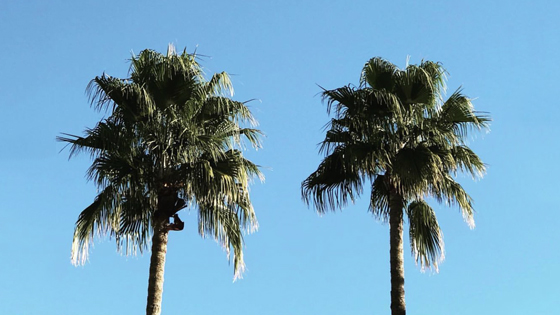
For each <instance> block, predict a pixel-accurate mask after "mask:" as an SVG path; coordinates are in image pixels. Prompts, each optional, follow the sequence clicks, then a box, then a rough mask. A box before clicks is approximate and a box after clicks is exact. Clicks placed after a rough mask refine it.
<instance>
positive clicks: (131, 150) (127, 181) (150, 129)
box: [58, 45, 262, 315]
mask: <svg viewBox="0 0 560 315" xmlns="http://www.w3.org/2000/svg"><path fill="white" fill-rule="evenodd" d="M129 74H130V77H129V78H126V79H119V78H115V77H111V76H108V75H105V74H103V75H102V76H99V77H96V78H95V79H93V80H92V81H91V83H90V84H89V86H88V91H89V94H90V98H91V102H92V105H93V106H94V107H95V108H96V109H97V110H106V111H108V112H110V115H109V116H108V117H107V118H105V119H103V120H101V121H100V122H99V123H97V125H96V126H95V127H94V128H92V129H87V130H86V131H85V135H84V136H76V135H69V134H64V136H61V137H58V140H60V141H63V142H67V143H69V144H70V145H71V148H70V156H73V155H74V154H76V153H79V152H82V151H85V152H87V153H90V154H91V156H92V157H93V159H94V161H93V164H92V165H91V167H90V168H89V170H88V173H87V174H88V177H89V179H91V180H93V181H94V182H95V184H96V185H97V186H98V188H99V194H98V195H97V197H95V200H94V201H93V203H92V204H91V205H89V206H88V207H87V208H85V209H84V210H83V211H82V213H81V214H80V216H79V217H78V221H77V222H76V227H75V231H74V240H73V245H72V261H73V263H74V264H82V263H84V262H85V260H86V259H87V256H88V249H89V245H90V244H91V243H92V240H93V238H94V237H95V236H98V235H107V234H109V235H110V236H113V237H114V238H115V240H116V243H117V248H118V249H119V250H121V251H123V252H125V253H126V254H132V253H135V252H136V251H137V250H139V251H140V252H142V251H143V250H145V249H146V248H147V246H148V244H149V240H150V238H151V245H152V246H151V261H150V275H149V283H148V301H147V308H146V314H150V315H151V314H160V313H161V299H162V292H163V291H162V289H163V274H164V265H165V254H166V251H167V240H168V233H169V231H171V230H182V228H183V226H184V223H183V222H182V221H181V220H180V218H179V216H178V215H177V212H178V211H180V210H181V209H184V208H188V209H191V210H196V211H198V232H199V234H200V235H201V236H203V237H204V236H206V235H207V234H208V235H210V236H212V237H213V238H215V239H216V240H217V241H218V242H219V243H221V245H223V247H224V248H225V249H226V251H227V254H228V258H229V253H230V249H233V261H234V278H237V277H239V276H240V275H241V273H242V272H243V269H244V262H243V250H242V247H243V236H242V232H243V231H248V232H251V231H253V230H255V229H256V228H257V220H256V216H255V213H254V211H253V207H252V205H251V201H250V199H249V192H248V184H249V181H250V180H251V179H252V178H253V177H255V176H257V177H261V176H262V175H261V173H260V171H259V170H258V167H257V166H256V165H255V164H253V163H252V162H250V161H249V160H247V159H245V158H244V157H243V154H242V151H241V150H242V149H243V148H244V144H245V143H246V142H248V143H249V144H251V145H252V146H254V147H255V148H256V147H259V146H260V142H259V136H260V131H259V130H257V129H254V128H244V127H242V126H243V125H244V124H249V125H251V124H252V125H255V124H256V121H255V120H254V119H253V116H252V115H251V112H250V111H249V109H248V108H247V107H246V105H245V104H244V103H241V102H237V101H234V100H232V99H230V98H229V97H230V96H231V95H233V89H232V86H231V83H230V81H229V77H228V75H227V74H226V73H224V72H222V73H219V74H214V75H213V76H212V77H211V78H210V79H209V80H206V79H205V78H204V76H203V73H202V68H201V66H200V65H199V63H198V62H197V57H196V55H195V54H188V53H187V52H186V51H183V53H181V54H177V53H176V52H175V49H174V48H173V46H171V45H170V46H169V49H168V52H167V55H166V56H164V55H162V54H160V53H157V52H155V51H152V50H144V51H142V52H141V53H140V54H139V55H138V56H133V57H132V59H131V68H130V73H129ZM171 218H173V222H170V221H171V220H170V219H171Z"/></svg>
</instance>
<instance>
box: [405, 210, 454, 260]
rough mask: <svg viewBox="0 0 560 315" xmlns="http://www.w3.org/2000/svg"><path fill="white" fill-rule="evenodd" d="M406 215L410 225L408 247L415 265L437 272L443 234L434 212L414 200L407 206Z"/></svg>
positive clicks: (441, 256) (442, 247)
mask: <svg viewBox="0 0 560 315" xmlns="http://www.w3.org/2000/svg"><path fill="white" fill-rule="evenodd" d="M406 213H407V216H408V220H409V224H410V230H409V236H410V247H411V250H412V255H413V256H414V258H415V260H416V263H417V264H420V266H421V267H422V268H434V269H435V270H436V271H437V270H438V264H439V263H441V262H442V261H443V259H444V257H445V254H444V243H443V233H442V232H441V230H440V228H439V224H438V222H437V218H436V214H435V212H434V210H433V209H432V208H431V207H430V206H429V205H428V204H427V203H426V202H425V201H424V200H415V201H413V202H411V203H410V204H409V205H408V207H407V209H406Z"/></svg>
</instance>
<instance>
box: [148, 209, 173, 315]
mask: <svg viewBox="0 0 560 315" xmlns="http://www.w3.org/2000/svg"><path fill="white" fill-rule="evenodd" d="M166 221H167V219H164V220H158V222H156V223H155V224H154V236H153V237H152V257H151V260H150V277H149V278H148V305H147V306H146V315H160V314H161V299H162V294H163V272H164V269H165V254H166V253H167V237H168V234H169V231H168V230H167V229H166V223H167V222H166Z"/></svg>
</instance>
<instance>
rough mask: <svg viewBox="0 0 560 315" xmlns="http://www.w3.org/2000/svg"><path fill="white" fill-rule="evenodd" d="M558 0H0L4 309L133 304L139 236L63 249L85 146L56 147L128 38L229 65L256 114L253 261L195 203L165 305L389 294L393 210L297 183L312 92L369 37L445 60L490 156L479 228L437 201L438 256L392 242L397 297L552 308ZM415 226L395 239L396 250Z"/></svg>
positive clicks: (371, 53)
mask: <svg viewBox="0 0 560 315" xmlns="http://www.w3.org/2000/svg"><path fill="white" fill-rule="evenodd" d="M558 12H560V3H558V2H554V1H515V2H511V1H443V0H441V1H432V0H425V1H339V0H331V1H292V0H283V1H235V0H230V1H172V0H167V1H134V2H133V1H128V2H126V1H108V0H99V1H13V0H4V1H2V2H0V38H1V40H0V56H1V58H0V106H1V115H0V128H1V132H0V144H1V146H2V147H1V149H0V187H1V189H0V200H1V206H0V314H2V315H4V314H5V315H12V314H17V315H19V314H24V315H27V314H41V315H50V314H53V315H55V314H56V315H60V314H84V315H88V314H142V313H143V312H144V308H145V302H146V291H147V277H148V264H149V253H145V254H144V255H143V256H137V257H124V256H120V255H119V254H117V253H116V248H115V245H114V243H113V241H112V240H99V241H97V242H96V245H95V248H94V249H93V251H92V252H91V256H90V261H89V263H87V264H86V265H85V266H84V267H73V266H72V265H71V264H70V245H71V241H72V232H73V225H74V222H75V220H76V219H77V217H78V214H79V212H80V211H81V210H82V209H83V208H84V207H85V206H87V205H89V203H90V202H91V201H92V198H93V197H94V196H95V194H96V190H95V187H94V186H93V184H92V183H88V182H86V180H85V178H84V174H85V171H86V169H87V167H88V166H89V164H90V160H89V159H88V157H87V156H81V157H79V158H76V159H73V160H71V161H68V160H67V157H68V151H63V152H61V153H59V151H60V150H61V149H62V148H63V145H62V144H61V143H57V142H55V137H56V136H57V135H58V134H59V133H60V132H70V133H81V131H82V130H83V129H84V128H85V127H87V126H93V125H94V124H95V122H97V121H98V120H99V118H100V117H101V116H100V114H98V113H96V112H94V111H93V110H92V109H91V108H89V105H88V99H87V97H86V95H85V93H84V91H85V87H86V85H87V84H88V82H89V81H90V80H91V79H92V78H94V77H95V76H96V75H101V74H102V73H103V72H106V73H108V74H111V75H114V76H120V77H124V76H126V74H127V70H128V62H127V59H128V58H130V55H131V52H134V53H138V52H140V51H141V50H143V49H145V48H151V49H155V50H159V51H161V52H165V50H166V47H167V44H168V43H173V44H175V45H176V46H177V47H178V48H179V49H180V48H183V47H186V48H187V50H188V51H190V52H192V51H194V50H195V49H196V50H197V51H198V53H199V54H202V55H206V56H208V57H207V58H205V59H203V65H204V66H205V68H206V71H207V73H208V74H212V73H214V72H218V71H227V72H229V73H231V74H233V75H234V76H233V83H234V87H235V89H236V96H235V98H236V99H237V100H248V99H252V98H256V99H258V100H259V101H255V102H252V103H251V108H252V110H253V112H254V114H255V116H256V117H257V119H258V120H259V121H260V127H261V129H262V130H263V131H264V132H265V133H266V135H267V136H266V139H265V141H264V148H263V149H262V150H259V151H258V152H247V155H248V156H249V157H250V158H251V159H253V160H254V161H255V162H257V163H258V164H260V165H263V166H264V168H263V171H264V173H265V175H266V177H267V178H266V182H265V183H264V184H260V183H256V184H255V185H254V186H253V187H252V199H253V202H254V206H255V210H256V211H257V216H258V218H259V222H260V230H259V231H258V232H257V233H255V234H252V235H249V236H247V237H246V248H245V257H246V263H247V267H248V270H247V272H246V273H245V275H244V279H242V280H240V281H237V282H235V283H232V279H233V270H232V269H233V266H229V265H228V263H227V260H226V256H225V253H224V252H223V251H222V249H221V248H220V247H219V246H218V245H217V244H216V243H215V242H213V241H212V240H209V239H206V240H203V239H201V238H200V237H199V236H198V235H197V233H196V213H195V212H191V213H190V214H187V213H184V214H183V217H184V218H185V219H186V229H185V231H183V232H181V233H172V235H171V237H170V243H169V248H168V256H167V266H166V278H165V288H164V300H163V313H164V314H282V315H284V314H326V315H331V314H332V315H335V314H389V303H390V301H389V296H390V295H389V290H390V282H389V247H388V245H389V238H388V234H389V229H388V226H387V225H383V224H381V223H379V222H376V221H375V220H374V218H372V217H371V215H370V214H369V213H368V212H367V211H366V210H367V201H366V199H367V198H363V199H362V200H360V201H359V202H358V203H356V205H354V206H350V207H348V208H347V209H344V211H342V212H337V213H331V214H328V215H325V216H323V217H319V216H317V215H316V214H315V213H314V211H313V210H312V209H308V208H307V207H306V206H305V205H304V204H303V203H302V202H301V199H300V183H301V181H302V180H303V179H304V178H305V177H306V176H308V175H309V174H310V173H311V172H312V171H313V170H314V169H315V168H316V167H317V165H318V163H319V161H320V159H321V156H319V155H318V152H317V143H318V142H319V141H321V140H322V137H323V132H322V126H323V125H324V124H325V123H326V122H327V119H328V117H327V115H326V112H325V106H324V105H323V104H322V103H321V99H320V97H319V96H318V93H319V92H320V88H319V87H318V85H321V86H323V87H325V88H328V89H332V88H336V87H340V86H343V85H345V84H348V83H357V82H358V78H359V73H360V70H361V68H362V66H363V64H364V63H365V62H366V61H367V60H368V59H369V58H371V57H375V56H381V57H383V58H386V59H388V60H389V61H391V62H393V63H395V64H397V65H399V66H405V63H406V59H407V56H410V62H411V63H418V62H419V61H421V60H422V59H429V60H434V61H440V62H442V63H443V65H444V66H445V68H446V69H447V70H448V71H449V73H450V76H449V82H448V87H449V90H450V91H453V90H455V89H456V88H458V87H460V86H462V87H463V88H464V93H465V94H466V95H468V96H470V97H473V98H476V100H475V101H474V104H475V108H476V109H478V110H483V111H489V112H490V113H491V115H492V117H493V119H494V121H493V123H492V126H491V132H490V133H488V134H477V135H473V137H472V141H471V145H472V147H473V149H475V150H476V152H477V153H478V154H479V155H480V156H481V157H482V158H483V160H484V161H485V162H487V163H488V164H489V169H488V174H487V176H486V177H485V178H484V179H483V180H481V181H478V182H471V181H470V180H469V179H468V178H467V177H466V176H465V177H464V178H463V179H462V182H463V183H464V186H465V187H466V188H467V190H468V191H469V192H470V194H471V195H472V196H473V198H474V199H475V208H476V210H477V214H476V217H475V219H476V223H477V227H476V228H475V229H474V230H469V228H468V227H467V225H466V224H465V223H464V222H462V219H461V215H460V214H459V211H458V210H457V209H448V208H445V207H437V212H438V218H439V221H440V225H441V226H442V228H443V231H444V235H445V243H446V261H445V262H444V263H443V264H442V265H441V267H440V272H439V273H438V274H435V273H431V272H426V273H422V272H421V271H420V270H419V268H418V267H417V266H415V264H414V261H413V259H412V257H411V256H410V255H409V253H408V252H405V255H406V256H405V277H406V299H407V307H408V310H409V313H410V314H455V315H461V314H465V315H466V314H469V315H470V314H508V315H515V314H520V315H521V314H523V315H525V314H554V313H555V312H557V308H558V307H557V306H558V305H557V303H558V296H559V293H558V292H559V291H558V283H559V282H560V270H559V268H558V267H559V266H560V251H559V250H558V249H559V247H560V244H559V243H560V242H559V241H560V237H559V233H558V231H557V227H558V223H559V222H560V211H558V206H557V199H556V197H557V196H558V188H559V184H558V180H557V178H558V173H559V171H560V164H559V163H558V160H559V153H560V149H559V148H558V135H559V134H560V124H559V123H558V117H559V116H560V106H559V105H560V104H559V100H558V97H556V96H555V95H556V91H557V90H558V87H557V86H558V73H560V64H559V63H558V51H559V50H560V49H559V48H560V45H559V44H560V36H558V30H559V29H560V19H558V16H557V14H558ZM407 249H408V241H407V240H406V241H405V250H407Z"/></svg>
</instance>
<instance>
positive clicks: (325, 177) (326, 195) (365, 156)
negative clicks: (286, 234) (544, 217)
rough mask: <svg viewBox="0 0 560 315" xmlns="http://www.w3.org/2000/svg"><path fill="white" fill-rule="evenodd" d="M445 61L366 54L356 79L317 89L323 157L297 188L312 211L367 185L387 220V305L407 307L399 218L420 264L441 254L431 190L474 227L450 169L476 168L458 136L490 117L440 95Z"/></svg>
mask: <svg viewBox="0 0 560 315" xmlns="http://www.w3.org/2000/svg"><path fill="white" fill-rule="evenodd" d="M445 73H446V72H445V70H444V69H443V67H442V66H441V64H439V63H434V62H430V61H423V62H422V63H421V64H419V65H408V66H407V67H406V68H405V69H399V68H397V67H396V66H395V65H393V64H391V63H389V62H387V61H385V60H383V59H381V58H373V59H371V60H369V61H368V62H367V63H366V64H365V66H364V68H363V70H362V73H361V78H360V85H359V87H354V86H351V85H348V86H344V87H341V88H338V89H334V90H324V91H323V99H324V100H326V102H327V105H328V109H327V111H328V113H329V114H330V113H331V112H334V118H333V119H332V120H331V121H330V123H329V124H327V126H326V128H327V132H326V137H325V140H324V141H323V142H322V144H321V146H320V152H322V153H324V154H325V155H326V157H325V158H324V159H323V161H322V162H321V163H320V165H319V167H318V168H317V170H316V171H315V172H313V173H312V174H311V175H310V176H309V177H308V178H307V179H305V180H304V181H303V183H302V196H303V199H304V201H305V202H306V203H307V204H308V205H309V204H313V205H314V206H315V208H316V210H317V211H318V212H319V213H324V212H326V211H328V210H333V211H334V210H335V209H338V208H341V207H344V206H345V205H347V203H348V201H352V202H353V201H354V200H355V198H356V197H357V196H358V195H360V194H361V193H362V191H363V186H364V185H370V186H371V196H370V206H369V211H371V212H372V214H373V215H374V216H375V217H376V218H378V219H380V220H382V221H385V222H387V221H388V222H389V227H390V265H391V311H392V314H393V315H397V314H398V315H402V314H406V307H405V299H404V263H403V221H404V217H405V215H406V217H408V222H409V236H410V244H411V247H412V254H413V255H414V257H415V259H416V262H417V263H419V264H420V265H421V266H422V267H423V268H424V267H428V268H436V269H437V264H438V262H440V261H441V260H442V259H443V253H444V248H443V245H444V244H443V235H442V233H441V230H440V227H439V225H438V222H437V219H436V216H435V213H434V210H433V209H432V208H431V207H430V206H429V204H428V203H427V202H426V199H427V198H432V199H435V200H436V201H438V202H440V203H445V204H447V205H456V206H458V208H459V209H460V210H461V212H462V215H463V218H464V219H465V221H466V222H467V223H468V225H469V226H470V227H474V220H473V205H472V199H471V197H470V196H469V195H468V194H467V193H466V192H465V190H464V189H463V188H462V187H461V185H460V184H459V183H458V182H457V181H455V180H454V179H453V175H455V174H456V173H457V172H458V171H465V172H467V173H470V174H471V175H472V176H473V177H475V178H477V177H482V175H483V173H484V172H485V165H484V163H483V162H482V161H481V160H480V158H479V157H478V156H477V155H476V154H475V153H474V152H473V151H472V150H471V149H470V148H469V147H468V146H467V145H466V144H465V137H466V136H467V133H468V132H469V131H471V130H472V129H482V128H486V127H487V126H488V122H489V117H488V116H486V115H484V114H481V113H478V112H475V111H474V109H473V106H472V104H471V102H470V100H469V98H467V97H466V96H464V95H463V94H462V93H461V90H457V91H456V92H455V93H453V94H452V95H451V96H450V97H449V98H448V99H447V100H445V101H444V100H443V93H444V92H445V91H444V90H445V85H444V84H445Z"/></svg>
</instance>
